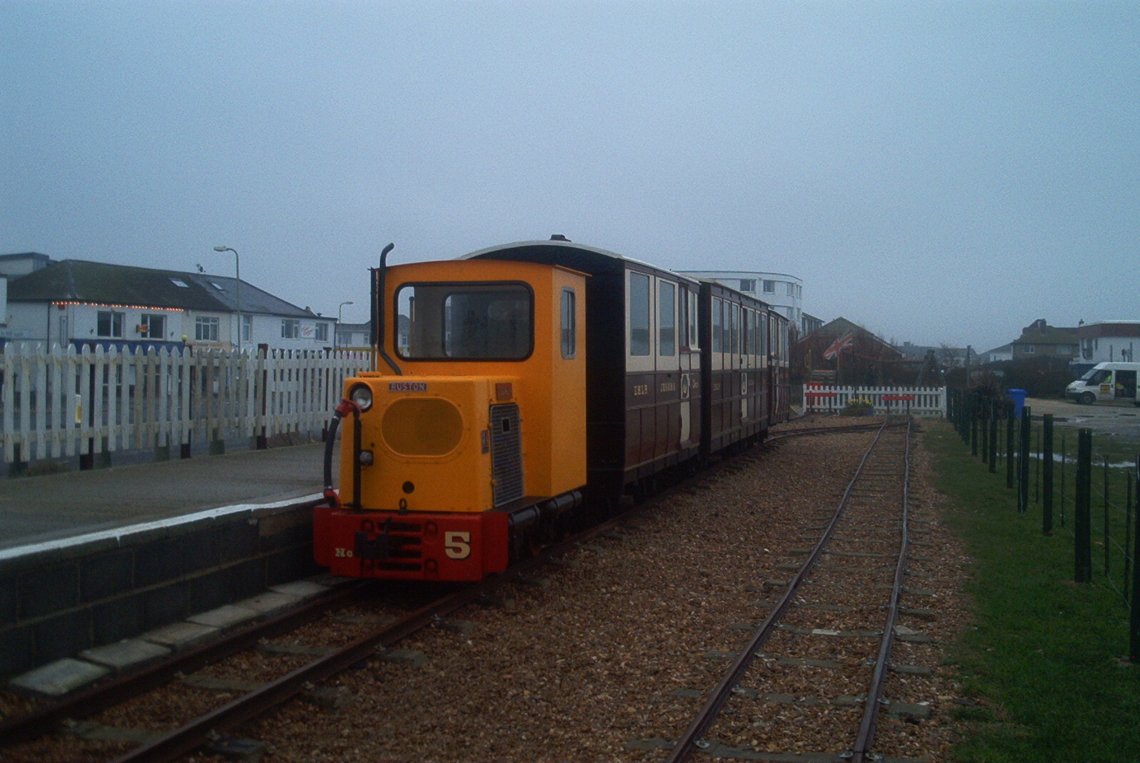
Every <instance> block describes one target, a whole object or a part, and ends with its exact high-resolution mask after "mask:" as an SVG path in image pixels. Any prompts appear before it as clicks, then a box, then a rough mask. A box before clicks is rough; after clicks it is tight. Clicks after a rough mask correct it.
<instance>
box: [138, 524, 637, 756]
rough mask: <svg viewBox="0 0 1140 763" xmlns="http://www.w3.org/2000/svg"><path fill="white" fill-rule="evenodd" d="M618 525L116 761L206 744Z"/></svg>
mask: <svg viewBox="0 0 1140 763" xmlns="http://www.w3.org/2000/svg"><path fill="white" fill-rule="evenodd" d="M622 521H624V517H617V518H615V519H613V520H610V521H607V522H603V523H601V524H599V525H595V526H594V527H591V528H588V529H587V530H585V531H583V532H581V533H578V534H576V535H575V536H573V537H572V538H569V539H567V540H565V541H562V542H560V543H556V544H553V545H551V546H548V547H547V548H544V549H543V550H542V552H541V553H540V554H539V555H537V556H535V557H533V558H530V559H526V560H523V561H520V562H518V563H516V564H514V565H512V566H511V567H510V568H509V569H508V570H507V571H506V572H503V573H501V574H499V575H497V576H495V577H492V578H487V579H485V580H484V581H482V582H480V583H478V584H476V585H472V586H471V587H469V588H463V589H460V590H458V591H455V592H453V593H450V594H448V595H446V596H444V597H442V598H440V599H437V600H436V601H434V602H431V603H429V604H427V605H425V606H423V607H421V608H420V609H417V610H416V611H415V612H412V613H411V614H410V615H408V616H407V617H405V618H403V619H401V620H399V621H398V622H396V623H392V624H390V625H387V626H385V627H383V628H381V629H380V630H378V631H375V632H373V633H370V634H368V635H366V636H362V637H361V638H359V639H357V640H356V641H353V642H352V643H351V644H348V645H346V646H344V647H343V648H341V649H339V650H337V651H336V652H332V653H330V654H328V655H325V656H323V657H321V658H319V659H317V660H314V661H313V662H311V663H309V664H308V665H304V666H302V667H300V668H297V669H296V670H294V671H293V672H291V673H289V674H287V675H285V676H282V677H281V678H279V679H277V680H275V681H272V682H270V683H267V684H266V685H265V686H262V687H261V688H259V689H256V690H254V691H252V692H250V693H248V694H245V695H242V696H241V697H238V698H237V699H235V700H234V701H232V702H230V703H229V704H227V705H224V706H223V707H220V708H217V709H216V710H213V711H212V712H210V713H207V714H205V715H202V716H200V717H198V718H195V719H193V720H192V721H190V722H188V723H186V724H185V725H183V726H181V727H180V728H178V729H175V730H173V731H171V732H169V733H167V734H166V735H164V736H162V737H161V738H158V739H154V740H152V741H151V742H149V743H147V744H146V745H145V746H143V747H140V748H137V749H135V750H132V751H130V752H128V753H126V754H125V755H123V756H121V757H119V758H117V759H116V763H128V762H133V761H168V760H174V759H176V758H178V757H180V756H183V755H186V754H188V753H190V752H192V751H194V750H195V749H197V748H198V747H200V746H201V745H202V744H204V743H206V742H207V741H209V740H210V738H211V735H212V734H213V733H214V732H215V731H216V730H218V729H224V728H227V727H232V726H234V725H237V724H240V723H243V722H245V721H248V720H251V719H253V718H256V717H258V716H260V715H264V714H265V713H266V712H267V711H269V710H271V709H273V708H274V707H276V706H278V705H281V704H283V703H284V702H286V701H287V700H289V699H291V698H292V697H294V696H296V695H297V694H300V693H301V692H302V691H305V690H306V689H307V688H308V687H309V686H310V685H312V684H315V683H319V682H321V681H324V680H325V679H327V678H330V677H331V676H333V675H336V674H337V673H339V672H341V671H343V670H345V669H347V668H349V667H351V666H353V665H356V664H357V663H359V662H361V661H363V660H366V659H368V658H369V657H371V656H373V655H374V654H375V653H376V649H377V648H378V647H388V646H390V645H392V644H394V643H397V642H399V641H401V640H402V639H405V638H407V637H408V636H410V635H412V634H413V633H415V632H416V631H418V630H421V629H423V628H425V627H427V626H428V625H431V624H432V623H434V622H437V621H438V620H439V618H442V617H444V616H446V615H448V614H451V613H452V612H455V611H456V610H459V609H462V608H463V607H466V606H468V605H470V604H474V603H476V602H479V601H481V600H483V599H485V598H486V597H488V596H489V595H490V594H491V593H493V592H494V591H495V589H497V588H499V587H500V586H503V585H505V584H507V583H508V582H510V581H512V580H515V579H516V578H518V577H520V576H521V575H524V574H526V573H528V572H530V571H532V570H534V569H535V568H537V567H540V566H542V565H543V564H545V563H547V562H548V561H550V560H551V559H555V558H557V557H559V556H562V555H564V554H565V553H566V552H568V551H569V550H571V549H572V548H575V547H576V546H578V545H579V544H581V543H583V542H585V541H588V540H590V539H592V538H594V537H596V536H597V535H599V534H601V533H604V532H608V531H609V530H611V529H612V528H613V527H614V526H615V525H617V524H620V523H621V522H622Z"/></svg>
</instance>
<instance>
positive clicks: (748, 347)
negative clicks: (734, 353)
mask: <svg viewBox="0 0 1140 763" xmlns="http://www.w3.org/2000/svg"><path fill="white" fill-rule="evenodd" d="M740 354H741V355H751V354H752V311H751V310H749V309H748V308H747V307H742V308H740Z"/></svg>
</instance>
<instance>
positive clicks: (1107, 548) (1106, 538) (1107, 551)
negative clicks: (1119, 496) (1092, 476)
mask: <svg viewBox="0 0 1140 763" xmlns="http://www.w3.org/2000/svg"><path fill="white" fill-rule="evenodd" d="M1109 541H1110V538H1109V536H1108V456H1105V457H1104V576H1105V577H1108V573H1109V569H1108V562H1109V556H1110V551H1111V549H1112V545H1111V543H1110V542H1109Z"/></svg>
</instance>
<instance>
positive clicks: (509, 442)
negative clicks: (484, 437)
mask: <svg viewBox="0 0 1140 763" xmlns="http://www.w3.org/2000/svg"><path fill="white" fill-rule="evenodd" d="M521 442H522V438H521V435H520V432H519V407H518V406H517V405H515V404H513V403H512V404H510V405H492V406H491V480H492V484H493V486H494V487H493V490H494V501H495V506H502V505H503V504H507V503H510V502H511V501H515V500H518V499H519V498H522V495H523V468H522V444H521Z"/></svg>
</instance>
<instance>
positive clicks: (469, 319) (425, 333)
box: [396, 283, 534, 360]
mask: <svg viewBox="0 0 1140 763" xmlns="http://www.w3.org/2000/svg"><path fill="white" fill-rule="evenodd" d="M533 304H534V297H533V295H532V293H531V291H530V288H529V287H527V286H526V285H525V284H519V283H427V284H423V283H421V284H405V285H403V286H401V287H400V288H399V290H398V291H397V292H396V306H397V310H396V312H397V321H396V325H397V326H399V328H400V332H401V334H403V333H404V326H405V325H406V326H407V332H406V335H407V346H406V347H405V346H403V337H401V341H400V342H397V345H398V346H399V352H400V355H401V357H405V358H409V359H412V360H490V359H493V360H523V359H524V358H526V357H528V356H529V355H530V353H531V349H532V347H533V345H534V327H533V315H534V309H533Z"/></svg>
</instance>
